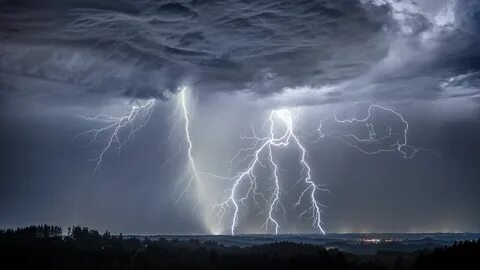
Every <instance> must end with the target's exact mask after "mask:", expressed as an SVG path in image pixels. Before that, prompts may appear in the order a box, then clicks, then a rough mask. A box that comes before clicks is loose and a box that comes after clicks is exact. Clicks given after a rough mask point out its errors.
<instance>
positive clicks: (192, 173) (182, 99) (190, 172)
mask: <svg viewBox="0 0 480 270" xmlns="http://www.w3.org/2000/svg"><path fill="white" fill-rule="evenodd" d="M187 91H188V89H187V88H186V87H183V88H182V89H181V90H180V92H179V100H178V105H179V106H180V107H181V109H182V114H183V120H184V124H185V126H184V130H185V139H186V142H187V145H188V149H187V156H188V165H187V173H186V175H185V178H186V179H187V185H186V187H185V189H184V190H183V191H182V192H181V194H180V196H179V197H178V199H177V201H178V200H180V199H181V198H182V197H183V195H184V194H185V192H187V191H188V190H189V189H190V186H191V184H192V180H193V181H194V182H195V184H196V186H197V188H199V186H200V185H199V184H200V183H199V181H200V177H199V174H198V172H197V168H196V165H195V160H194V158H193V154H192V151H193V143H192V139H191V135H190V117H189V110H188V106H187V105H188V101H187V97H186V96H187Z"/></svg>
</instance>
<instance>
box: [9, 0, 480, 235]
mask: <svg viewBox="0 0 480 270" xmlns="http://www.w3.org/2000/svg"><path fill="white" fill-rule="evenodd" d="M479 38H480V4H479V3H478V1H475V0H463V1H460V0H458V1H455V0H441V1H438V0H424V1H420V0H419V1H408V0H402V1H394V0H341V1H333V0H332V1H312V0H308V1H274V0H268V1H241V0H228V1H154V0H142V1H138V0H135V1H134V0H121V1H118V0H116V1H113V0H112V1H110V0H106V1H90V0H88V1H80V0H48V1H28V0H15V1H9V0H3V1H1V0H0V123H1V126H2V128H1V129H0V164H1V165H0V227H14V226H23V225H30V224H39V223H49V224H58V225H61V226H70V225H75V224H80V225H85V226H90V227H92V228H96V229H99V230H105V229H108V230H111V231H113V232H124V233H182V234H188V233H230V227H231V218H232V210H233V208H232V207H231V205H230V208H228V209H227V211H226V214H225V216H223V219H220V220H219V219H218V215H216V214H218V212H215V209H214V208H212V207H211V205H212V204H214V203H218V202H221V201H222V200H224V199H225V196H227V195H228V191H229V189H230V188H231V184H232V182H231V180H228V179H223V178H219V177H212V175H211V174H216V175H221V176H230V177H232V176H235V175H237V173H238V172H239V171H241V170H243V169H245V167H246V166H247V165H248V164H249V162H250V160H251V159H249V158H251V157H249V156H246V159H245V160H243V162H242V161H241V160H240V161H238V160H236V161H235V162H233V163H229V162H227V161H228V160H230V159H231V158H233V157H234V156H235V154H236V153H237V151H238V150H239V149H240V148H242V147H250V146H252V141H251V140H248V139H247V140H245V139H243V140H242V139H241V136H251V135H252V134H251V128H252V127H254V128H255V131H257V135H258V136H259V137H263V136H268V128H265V121H267V120H268V117H269V113H270V111H271V110H278V109H288V110H290V111H291V112H292V113H293V114H294V115H295V122H294V126H295V132H296V134H298V136H299V137H300V138H301V141H302V144H303V145H304V146H305V148H306V149H307V151H308V156H307V158H306V159H307V161H308V164H309V165H310V167H311V174H312V179H313V181H314V182H315V183H317V184H321V185H325V187H326V188H327V189H328V190H329V192H318V193H316V195H315V196H316V200H318V201H319V202H321V203H322V204H323V205H324V206H325V207H322V211H323V213H322V215H321V220H322V223H323V224H322V227H323V228H324V229H325V231H326V232H327V233H328V232H425V231H433V232H437V231H442V232H443V231H445V232H452V231H453V232H457V231H471V232H473V231H475V232H478V231H480V166H479V164H480V51H479V50H478V48H480V40H479ZM185 86H186V87H188V95H187V96H186V97H187V106H188V113H189V115H190V119H189V120H190V126H189V131H190V135H191V141H192V149H191V150H192V151H191V153H192V157H193V158H194V160H195V165H196V168H197V170H198V171H199V172H200V178H201V180H202V181H203V182H204V185H205V190H203V191H202V192H201V193H202V194H201V195H198V194H195V193H199V190H198V189H195V188H190V190H188V191H187V192H186V194H185V196H183V193H182V190H183V189H184V188H185V187H186V184H187V183H188V177H190V178H191V177H192V175H191V172H190V174H188V177H187V179H186V178H185V172H184V170H185V168H187V167H188V144H187V143H186V141H185V136H186V134H185V130H184V125H185V121H184V118H183V115H182V112H181V108H179V107H178V106H177V104H178V101H179V94H178V93H179V89H181V88H182V87H185ZM153 100H154V101H155V104H154V105H153V106H152V107H151V108H150V109H149V110H148V111H142V112H141V114H140V115H139V117H138V119H137V122H135V124H134V127H141V126H143V124H145V125H144V126H143V128H141V129H139V130H138V131H137V132H136V133H135V136H134V137H132V138H131V140H129V141H128V142H126V143H125V144H124V145H123V147H122V149H121V151H120V152H118V151H116V148H115V147H113V148H112V149H109V150H108V151H106V153H105V155H104V156H103V161H102V163H101V164H100V166H99V167H98V169H97V170H95V168H96V164H97V163H96V160H95V159H96V158H98V156H99V154H100V153H101V150H102V149H104V147H105V143H106V141H105V139H107V138H108V137H109V134H111V133H109V132H110V131H111V130H106V132H105V133H102V134H100V136H99V137H98V140H97V141H95V142H93V143H91V144H88V142H89V137H88V136H85V134H83V135H81V136H77V137H76V135H77V134H79V133H81V132H84V131H88V130H91V129H98V128H102V127H104V123H103V124H102V123H101V122H99V121H91V120H88V119H85V117H88V116H94V115H99V114H100V115H111V116H114V117H118V116H121V115H125V114H128V113H129V112H130V111H131V110H132V108H133V106H145V104H148V102H149V101H153ZM358 102H360V103H358ZM367 102H370V103H374V104H378V105H380V106H382V107H376V109H375V108H374V109H373V110H372V111H371V114H372V115H371V118H370V119H369V120H370V121H371V122H372V123H373V124H375V127H376V128H375V132H376V133H377V134H375V135H376V136H377V137H376V138H377V139H378V138H381V137H382V136H387V135H389V131H390V135H391V137H389V138H391V139H392V140H394V141H397V142H399V140H400V143H403V142H404V141H402V140H403V139H404V137H403V135H405V133H406V135H407V138H408V141H405V145H404V146H403V147H402V148H400V150H398V149H397V150H395V148H394V149H392V146H391V142H389V141H387V140H385V141H383V140H382V141H381V142H380V143H376V144H365V143H360V142H358V141H355V140H352V138H353V139H355V138H369V136H370V134H369V131H370V129H369V126H366V125H365V123H360V124H358V123H353V124H351V125H349V124H348V123H338V122H335V117H334V116H333V115H334V114H335V116H337V117H338V119H337V120H339V119H348V118H353V117H357V118H358V119H360V118H364V117H367V116H368V112H369V111H368V104H370V103H367ZM140 108H144V107H140ZM381 108H388V109H393V110H394V111H389V110H386V109H381ZM277 120H278V119H277ZM404 121H406V122H408V126H406V125H405V122H404ZM369 123H370V122H369ZM320 124H322V128H321V129H320V131H321V132H323V133H322V134H323V135H324V136H322V137H320V139H319V140H317V139H318V138H319V136H318V135H319V127H320ZM277 125H278V126H276V129H275V131H276V132H278V134H281V133H282V132H283V131H284V130H285V126H282V123H281V122H280V123H278V122H277ZM407 127H408V129H407ZM128 133H129V130H122V131H120V136H121V140H126V138H127V137H128ZM340 133H341V134H345V133H348V134H355V136H358V137H351V136H350V137H342V136H338V134H340ZM86 135H88V134H86ZM352 146H353V147H352ZM380 149H389V151H385V152H380V153H378V154H374V155H370V154H368V153H370V152H376V150H380ZM415 149H416V150H418V152H415V151H414V150H415ZM361 150H363V151H361ZM390 150H391V151H390ZM405 151H406V152H407V153H405ZM365 152H368V153H365ZM412 152H415V154H414V155H413V156H411V154H412ZM273 154H274V156H275V161H276V163H278V166H279V168H280V170H279V175H280V179H281V184H282V185H283V186H282V189H283V190H282V192H281V199H282V202H283V205H284V206H283V208H284V209H285V211H283V210H282V209H280V208H281V207H278V209H276V210H275V211H274V215H275V217H277V218H278V220H279V221H281V225H280V228H281V229H280V232H282V233H288V232H318V230H315V228H314V227H312V220H311V219H309V218H308V216H303V217H299V212H298V210H299V209H296V208H295V207H294V203H295V202H296V200H297V198H298V195H299V193H298V192H299V190H298V189H297V190H296V189H295V188H296V187H295V186H294V184H295V183H296V182H297V180H298V179H299V177H300V176H301V175H302V171H301V164H300V163H299V155H300V154H301V153H300V152H299V149H298V148H295V147H294V146H293V145H290V146H288V147H285V148H278V149H275V150H274V153H273ZM405 157H407V158H405ZM257 181H258V183H259V189H262V190H263V192H264V193H265V194H267V196H268V197H269V196H270V194H271V192H272V186H271V183H272V182H271V175H269V168H261V166H260V167H259V168H258V179H257ZM283 187H284V188H283ZM300 192H301V190H300ZM179 197H180V199H179ZM238 197H240V195H238ZM198 200H199V201H198ZM302 207H303V205H302ZM306 207H308V204H307V205H306ZM217 210H218V209H217ZM283 212H285V213H283ZM300 212H301V211H300ZM239 213H240V217H241V219H240V220H239V222H238V228H237V232H239V233H262V232H272V226H270V227H268V228H265V227H262V224H263V223H264V222H265V214H266V213H265V212H262V211H260V210H259V209H256V208H255V207H254V205H253V204H252V202H251V201H250V202H247V203H245V204H242V205H241V207H240V212H239Z"/></svg>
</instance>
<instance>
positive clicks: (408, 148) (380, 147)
mask: <svg viewBox="0 0 480 270" xmlns="http://www.w3.org/2000/svg"><path fill="white" fill-rule="evenodd" d="M375 110H376V111H383V112H387V113H390V114H393V115H394V116H395V117H396V118H397V119H398V120H399V121H400V122H401V127H400V128H399V129H400V131H399V132H393V128H392V126H387V127H386V130H385V131H384V132H383V133H386V134H385V135H382V136H379V135H378V133H379V132H378V130H377V128H376V125H375V124H374V122H373V119H372V117H373V112H374V111H375ZM332 116H333V117H332V118H333V121H334V122H335V123H338V124H354V123H358V124H364V125H365V127H366V128H367V130H368V137H366V138H361V137H359V136H357V135H355V134H353V133H341V132H330V133H323V132H322V124H323V122H321V123H320V126H319V128H318V129H317V131H318V132H319V136H318V139H317V140H316V141H317V142H318V141H319V139H320V138H324V137H325V136H332V137H338V138H340V139H342V141H343V142H345V143H346V144H347V145H349V146H351V147H353V148H355V149H357V150H358V151H360V152H362V153H364V154H367V155H374V154H379V153H382V152H398V153H400V154H401V155H402V157H403V158H405V159H411V158H412V157H413V156H414V155H415V154H416V153H418V152H420V151H424V152H429V153H432V154H435V155H437V156H441V155H440V154H439V153H437V152H435V151H432V150H430V149H425V148H422V147H415V146H412V145H409V144H408V128H409V126H408V122H407V121H406V120H405V118H404V117H403V115H402V114H400V113H398V112H396V111H395V110H393V109H390V108H386V107H383V106H380V105H377V104H371V103H368V108H367V114H366V115H365V117H362V118H357V117H353V118H350V119H339V118H338V117H337V116H336V114H335V113H333V114H332ZM372 145H373V146H375V148H374V149H368V148H367V147H368V146H372Z"/></svg>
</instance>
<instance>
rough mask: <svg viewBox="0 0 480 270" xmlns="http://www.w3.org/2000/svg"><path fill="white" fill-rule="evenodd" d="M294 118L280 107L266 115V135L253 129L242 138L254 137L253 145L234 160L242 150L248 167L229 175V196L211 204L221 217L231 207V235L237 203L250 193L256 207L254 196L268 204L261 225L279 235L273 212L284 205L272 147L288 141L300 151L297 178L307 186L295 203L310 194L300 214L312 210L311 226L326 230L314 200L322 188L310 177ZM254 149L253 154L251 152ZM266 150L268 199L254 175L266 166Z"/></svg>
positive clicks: (235, 223)
mask: <svg viewBox="0 0 480 270" xmlns="http://www.w3.org/2000/svg"><path fill="white" fill-rule="evenodd" d="M278 120H280V123H281V124H283V125H284V132H283V133H281V134H280V135H279V136H276V134H275V131H276V129H277V127H276V123H277V121H278ZM294 120H295V119H294V117H293V115H292V113H291V112H290V111H289V110H286V109H282V110H274V111H271V112H270V116H269V118H268V121H267V123H268V124H269V135H268V136H267V137H258V136H257V135H256V133H255V130H254V129H253V128H252V133H253V136H252V137H244V138H246V139H252V140H255V144H254V146H253V147H251V148H243V149H240V151H239V152H238V153H237V155H235V157H234V159H235V158H237V157H239V156H240V155H241V153H250V154H247V155H246V157H244V159H243V160H245V159H246V158H248V157H251V161H250V162H249V164H248V166H247V167H246V168H245V169H244V170H243V171H241V172H240V173H239V174H238V175H237V176H235V177H232V178H231V180H232V182H233V185H232V187H231V189H230V190H229V192H228V197H227V198H226V199H225V200H224V201H223V202H221V203H219V204H216V205H214V207H215V208H216V209H218V217H219V219H220V220H221V219H222V218H223V216H224V215H225V213H226V211H227V209H228V208H230V207H232V208H233V217H232V220H231V227H230V231H231V234H232V235H233V234H235V229H236V227H237V225H238V219H239V217H238V216H239V211H240V206H239V203H243V201H244V200H246V199H247V198H248V197H249V196H251V197H252V199H253V201H254V203H255V205H257V206H258V202H257V199H262V200H264V201H265V203H266V205H267V211H266V212H267V214H266V220H265V223H264V226H265V227H266V229H268V226H269V225H273V226H274V231H275V234H278V232H279V229H280V224H279V221H278V219H277V217H276V215H275V212H276V211H277V210H278V209H279V208H280V209H282V210H283V211H285V210H284V206H283V203H282V200H281V196H282V188H281V183H280V179H279V175H278V170H279V168H278V165H277V163H276V161H275V159H274V156H273V148H283V147H286V146H289V145H290V144H291V143H292V144H293V145H295V146H296V147H297V148H298V149H299V151H300V164H301V166H302V171H301V175H302V176H301V179H300V180H299V181H302V180H303V181H304V183H305V184H306V185H307V187H306V188H305V189H304V190H303V191H302V192H301V194H300V196H299V198H298V201H297V203H296V206H299V205H300V203H301V201H302V200H303V199H304V198H305V194H307V193H308V194H309V196H308V198H309V201H310V202H309V205H310V207H308V208H307V209H305V210H304V211H303V212H302V213H301V214H300V216H303V215H305V214H306V213H307V212H310V213H311V218H312V219H313V226H314V228H316V229H318V230H319V231H320V232H322V233H325V232H324V230H323V228H322V223H321V219H320V217H321V212H322V211H321V209H320V208H321V207H322V205H321V204H320V203H319V202H318V200H317V198H316V197H317V193H318V191H320V190H325V189H324V188H322V187H321V186H319V185H317V184H315V183H314V182H313V181H312V178H311V168H310V166H309V165H308V163H307V161H306V156H307V151H306V149H305V147H304V146H303V145H302V144H301V142H300V140H299V138H298V136H297V135H296V134H295V132H294V126H293V124H294ZM252 151H253V153H252ZM263 153H266V155H267V160H268V162H269V165H270V166H271V168H272V174H273V177H272V178H271V180H272V186H273V192H272V194H271V196H270V197H269V198H268V199H267V197H266V196H265V195H264V194H263V193H261V192H259V191H258V190H257V176H256V174H255V170H256V168H258V167H265V165H264V164H263V163H262V157H261V155H262V154H263ZM245 181H248V182H249V186H248V189H247V191H246V192H245V193H244V194H243V196H242V194H240V191H239V189H240V185H241V184H242V183H243V182H245Z"/></svg>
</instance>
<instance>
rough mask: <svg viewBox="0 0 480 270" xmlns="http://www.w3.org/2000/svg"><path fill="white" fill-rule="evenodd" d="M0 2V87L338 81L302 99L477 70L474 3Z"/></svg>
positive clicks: (146, 90)
mask: <svg viewBox="0 0 480 270" xmlns="http://www.w3.org/2000/svg"><path fill="white" fill-rule="evenodd" d="M3 2H4V3H3V4H2V9H1V11H0V22H1V23H0V25H1V26H0V27H1V28H0V29H1V32H0V33H1V34H0V40H1V41H2V42H1V44H2V45H1V46H0V72H1V78H2V81H4V82H5V81H6V83H3V84H8V85H6V86H5V87H2V90H3V91H9V90H10V91H11V90H12V89H15V88H22V89H23V90H25V89H27V88H29V87H28V84H27V83H25V81H31V85H30V88H34V85H35V84H36V81H38V80H44V81H47V82H52V83H53V85H54V86H52V87H56V88H79V89H82V90H84V91H85V90H86V91H89V92H96V93H107V94H112V95H127V96H134V97H158V98H165V97H166V96H168V92H172V91H176V89H177V87H178V86H179V85H180V84H183V83H187V84H190V85H193V87H194V88H195V89H197V90H198V91H199V92H201V93H208V92H210V91H225V92H232V91H241V90H244V91H248V92H253V93H257V94H262V95H269V94H270V93H279V92H282V91H285V89H288V88H295V87H299V86H301V87H304V86H307V87H310V88H312V89H314V91H312V92H311V93H308V96H311V95H315V94H318V92H320V93H321V92H322V91H315V90H316V89H319V88H321V87H322V86H325V85H329V86H332V85H333V86H335V91H332V92H331V93H329V94H328V95H327V96H326V97H324V96H322V98H321V99H323V100H317V101H312V100H309V102H315V103H321V102H330V101H336V100H340V99H348V98H349V96H350V95H357V94H353V93H354V92H361V95H362V96H363V97H364V96H365V93H366V92H368V94H369V95H371V96H382V95H391V94H392V93H393V94H394V95H396V96H397V97H399V98H401V97H402V96H408V97H409V98H412V97H429V98H437V97H439V96H440V97H451V96H457V95H458V94H456V93H454V92H453V93H452V91H451V90H452V88H451V87H448V86H447V87H446V89H445V87H442V85H443V86H446V85H445V83H444V84H441V83H442V82H443V81H446V82H447V84H448V81H449V80H450V79H451V78H453V77H455V76H465V75H468V76H466V77H463V79H464V80H467V79H468V81H466V82H465V83H466V84H469V85H470V84H471V81H475V80H477V79H478V75H477V73H476V71H477V70H478V68H479V65H480V64H479V62H480V61H479V55H478V50H476V49H475V48H476V47H477V46H478V45H479V44H478V13H475V12H474V11H475V10H478V4H476V1H458V2H456V1H441V2H440V3H439V2H438V1H423V2H422V3H420V4H418V3H417V4H414V3H413V2H410V1H402V2H396V1H386V0H375V1H373V0H372V1H365V0H364V1H356V0H342V1H330V2H325V1H256V2H249V1H238V0H235V1H181V2H179V1H174V2H170V1H101V2H98V1H72V0H70V1H53V0H51V1H42V2H41V3H40V2H36V1H3ZM452 3H453V4H452ZM18 81H22V84H21V87H19V86H18V85H17V84H19V82H18ZM59 83H60V84H61V86H58V84H59ZM16 85H17V86H16ZM412 85H415V86H416V88H422V89H421V90H415V91H414V90H412V89H411V88H412ZM386 86H389V87H388V90H385V88H386ZM477 88H478V87H477ZM386 91H387V92H388V93H385V92H386ZM322 95H323V93H322ZM358 95H360V94H358ZM460 95H470V96H477V95H478V90H472V88H471V89H470V91H466V92H463V93H461V94H460ZM307 98H308V97H307ZM314 100H316V99H314ZM325 100H326V101H325ZM299 102H302V103H304V102H305V101H299Z"/></svg>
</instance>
